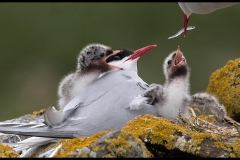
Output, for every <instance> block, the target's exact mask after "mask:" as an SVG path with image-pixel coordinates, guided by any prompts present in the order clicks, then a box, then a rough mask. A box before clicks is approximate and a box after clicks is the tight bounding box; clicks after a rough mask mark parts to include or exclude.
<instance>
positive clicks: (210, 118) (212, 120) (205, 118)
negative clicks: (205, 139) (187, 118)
mask: <svg viewBox="0 0 240 160" xmlns="http://www.w3.org/2000/svg"><path fill="white" fill-rule="evenodd" d="M198 118H200V119H203V120H206V121H208V122H216V118H215V117H210V116H209V115H204V114H201V115H199V116H198Z"/></svg>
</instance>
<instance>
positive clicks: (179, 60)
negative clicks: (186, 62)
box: [174, 46, 183, 66]
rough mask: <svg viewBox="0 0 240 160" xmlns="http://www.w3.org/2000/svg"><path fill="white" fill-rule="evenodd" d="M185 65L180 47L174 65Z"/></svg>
mask: <svg viewBox="0 0 240 160" xmlns="http://www.w3.org/2000/svg"><path fill="white" fill-rule="evenodd" d="M182 63H183V59H182V54H181V51H180V47H179V46H178V49H177V52H176V56H175V58H174V65H175V66H176V65H180V64H182Z"/></svg>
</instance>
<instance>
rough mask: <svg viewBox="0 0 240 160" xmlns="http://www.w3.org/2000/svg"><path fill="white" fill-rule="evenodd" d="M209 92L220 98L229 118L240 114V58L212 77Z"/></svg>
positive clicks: (231, 61)
mask: <svg viewBox="0 0 240 160" xmlns="http://www.w3.org/2000/svg"><path fill="white" fill-rule="evenodd" d="M207 92H209V93H212V94H214V95H215V96H216V97H218V99H219V101H220V102H221V103H222V104H223V105H224V106H225V107H226V110H227V113H228V116H230V117H233V116H234V115H236V114H238V113H240V58H237V59H235V60H230V61H228V62H227V64H226V65H225V66H223V67H222V68H220V69H218V70H217V71H215V72H214V73H212V75H211V76H210V80H209V84H208V87H207Z"/></svg>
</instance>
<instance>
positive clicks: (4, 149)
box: [0, 143, 20, 158]
mask: <svg viewBox="0 0 240 160" xmlns="http://www.w3.org/2000/svg"><path fill="white" fill-rule="evenodd" d="M19 157H20V155H19V154H18V153H17V152H16V151H14V150H13V149H12V148H11V147H10V146H8V145H3V144H1V143H0V158H19Z"/></svg>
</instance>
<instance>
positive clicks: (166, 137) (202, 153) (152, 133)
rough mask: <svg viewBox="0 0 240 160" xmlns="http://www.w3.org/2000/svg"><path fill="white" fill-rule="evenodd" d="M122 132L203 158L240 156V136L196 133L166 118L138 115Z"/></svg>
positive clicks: (168, 148)
mask: <svg viewBox="0 0 240 160" xmlns="http://www.w3.org/2000/svg"><path fill="white" fill-rule="evenodd" d="M122 131H124V132H129V133H131V134H133V135H135V136H137V137H139V138H140V139H142V140H143V141H145V142H150V143H151V144H157V145H156V146H164V147H165V148H166V149H167V150H174V149H178V150H181V151H183V152H186V153H190V154H192V155H196V156H199V157H212V158H216V157H226V158H227V157H240V139H239V138H238V137H225V136H220V135H218V134H217V133H216V134H214V133H205V132H203V133H199V132H194V131H192V130H191V129H190V128H188V127H184V126H181V125H179V124H175V123H172V122H171V121H169V120H167V119H164V118H162V117H155V116H152V115H148V114H146V115H144V116H138V117H136V118H135V119H133V120H131V121H129V122H128V123H127V124H126V125H125V126H124V127H123V128H122Z"/></svg>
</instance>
